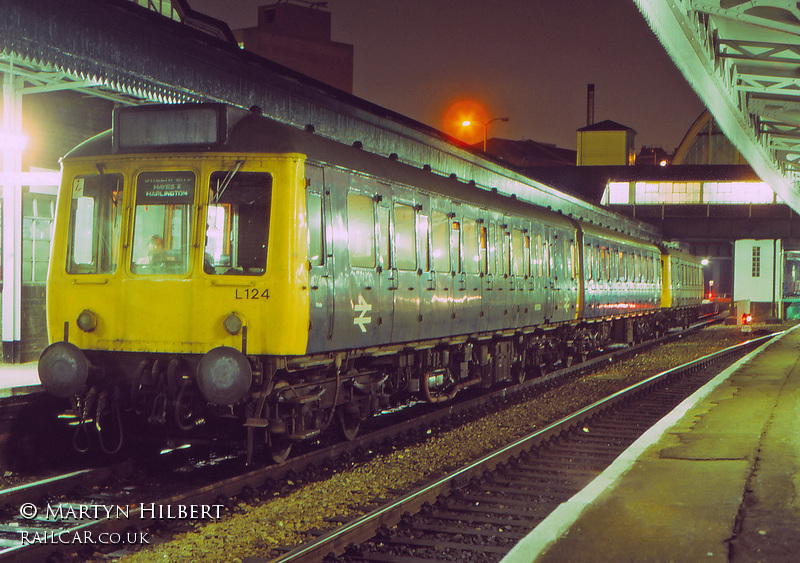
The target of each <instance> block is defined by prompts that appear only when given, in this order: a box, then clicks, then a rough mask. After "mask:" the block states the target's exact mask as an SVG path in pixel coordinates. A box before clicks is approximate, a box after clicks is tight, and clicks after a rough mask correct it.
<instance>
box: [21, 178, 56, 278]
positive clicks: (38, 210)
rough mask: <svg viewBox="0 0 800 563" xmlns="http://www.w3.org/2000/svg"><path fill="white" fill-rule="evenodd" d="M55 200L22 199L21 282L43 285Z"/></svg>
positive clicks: (40, 197) (45, 197)
mask: <svg viewBox="0 0 800 563" xmlns="http://www.w3.org/2000/svg"><path fill="white" fill-rule="evenodd" d="M55 205H56V198H55V196H52V195H48V194H34V193H29V194H24V195H23V197H22V281H23V282H25V283H44V282H45V281H47V265H48V263H49V262H50V241H51V240H52V232H53V217H54V214H55Z"/></svg>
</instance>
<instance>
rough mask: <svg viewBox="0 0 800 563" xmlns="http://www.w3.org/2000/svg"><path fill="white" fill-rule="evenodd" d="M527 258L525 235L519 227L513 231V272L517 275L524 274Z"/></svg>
mask: <svg viewBox="0 0 800 563" xmlns="http://www.w3.org/2000/svg"><path fill="white" fill-rule="evenodd" d="M524 258H525V235H524V234H523V233H522V231H520V230H519V229H514V230H512V231H511V273H512V274H513V275H515V276H524V275H525V269H524V268H523V263H524Z"/></svg>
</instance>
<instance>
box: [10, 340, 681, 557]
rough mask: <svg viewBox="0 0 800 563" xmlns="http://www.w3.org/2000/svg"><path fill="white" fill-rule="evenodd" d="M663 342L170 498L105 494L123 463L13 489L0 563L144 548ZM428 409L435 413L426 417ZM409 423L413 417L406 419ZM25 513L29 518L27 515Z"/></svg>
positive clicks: (120, 485) (398, 420)
mask: <svg viewBox="0 0 800 563" xmlns="http://www.w3.org/2000/svg"><path fill="white" fill-rule="evenodd" d="M677 336H679V334H678V333H673V334H672V335H670V336H668V337H666V338H670V337H672V338H675V337H677ZM659 342H660V341H651V342H650V343H646V344H642V345H639V346H637V347H626V348H623V349H619V350H615V351H613V352H611V353H610V354H605V355H603V356H599V357H597V358H594V359H591V360H589V361H587V362H585V363H584V364H581V365H579V366H571V367H570V368H565V369H560V370H556V371H554V372H552V373H550V374H547V375H546V376H544V377H542V378H538V379H536V380H532V381H527V382H525V383H523V384H521V385H517V386H514V387H509V388H505V389H500V390H497V391H495V392H494V393H492V394H490V395H489V396H488V397H487V396H482V397H478V398H472V399H467V400H461V401H456V402H454V403H453V404H451V405H449V406H446V407H445V408H437V409H435V410H430V409H427V408H426V406H425V405H420V407H421V408H420V409H418V411H419V412H416V413H415V414H414V416H412V417H410V416H409V413H408V412H401V413H395V414H389V415H387V416H384V417H378V419H377V421H375V422H373V423H371V424H370V428H369V429H368V430H369V431H368V432H366V433H365V434H364V435H362V436H361V437H358V438H356V439H354V440H352V441H345V442H340V443H335V444H332V445H327V446H326V447H322V448H318V449H316V450H310V451H307V452H305V453H302V454H301V455H298V456H296V457H293V458H290V459H289V460H287V461H286V462H284V463H282V464H278V465H271V466H266V467H259V468H246V469H244V470H243V469H242V467H241V464H238V465H237V463H236V462H234V463H229V464H228V465H231V466H232V468H229V469H226V470H224V471H221V473H222V474H223V477H216V478H214V479H206V480H205V481H206V482H209V481H212V482H211V484H206V485H203V486H199V487H198V486H189V485H186V486H184V487H176V488H173V489H172V490H171V491H170V492H169V493H158V487H148V486H145V487H142V486H141V485H139V486H130V485H129V486H125V484H124V481H122V482H120V481H117V482H115V484H114V486H115V487H116V488H117V489H118V490H114V488H113V487H112V488H111V489H109V488H106V489H101V490H99V491H98V488H97V487H96V485H97V484H98V483H102V482H104V481H105V480H107V479H109V478H115V479H120V478H123V479H124V476H125V475H129V474H130V472H131V471H132V468H131V465H130V464H122V465H119V466H115V467H112V468H100V469H94V470H84V471H78V472H73V473H71V474H70V475H68V476H63V477H59V478H53V479H49V480H45V481H42V482H37V483H31V484H29V485H25V486H21V487H15V488H13V489H7V490H5V491H2V492H0V506H4V507H6V508H5V510H4V516H5V517H4V518H3V519H2V520H0V561H15V562H17V561H19V562H24V561H42V560H44V559H45V558H46V557H48V556H49V555H50V554H51V553H52V552H54V551H61V552H64V551H67V552H76V551H77V552H80V551H81V550H84V551H88V550H92V551H94V550H97V549H98V548H103V549H105V550H106V551H109V550H113V549H114V548H116V547H118V548H122V549H124V548H127V547H129V546H131V545H134V544H139V545H141V544H143V543H147V534H146V533H145V532H142V530H146V529H147V527H148V526H150V525H152V524H153V523H155V522H164V521H169V520H175V519H177V517H178V516H185V517H186V518H191V519H193V520H209V519H213V518H216V517H219V516H221V515H222V514H224V513H225V509H226V507H227V506H229V501H228V500H227V499H230V498H231V497H234V496H236V495H241V494H243V491H245V495H246V491H248V490H253V489H256V488H265V487H266V488H269V487H275V488H280V487H281V482H282V481H284V482H285V481H286V480H287V479H294V478H296V476H297V475H300V474H305V475H310V477H309V479H313V478H314V475H317V474H319V473H323V474H324V473H325V472H326V471H328V472H330V471H333V470H335V464H336V463H337V461H336V460H339V461H343V462H344V463H349V461H350V460H351V459H353V458H354V457H357V456H359V455H361V454H362V453H363V452H365V451H369V450H374V451H381V450H382V449H383V445H386V444H390V445H391V447H402V445H403V443H404V442H406V443H408V442H409V441H411V442H413V441H414V440H418V439H421V436H424V435H425V434H426V432H427V431H428V430H429V429H430V428H432V427H436V426H437V425H440V424H448V422H447V421H448V420H453V419H463V418H464V417H466V416H473V417H474V416H479V414H476V412H480V408H482V407H483V406H485V404H486V403H487V401H489V402H494V403H495V404H497V403H508V402H511V401H517V400H523V398H524V396H525V395H526V394H530V393H531V392H535V390H536V389H539V388H540V387H541V386H542V385H548V384H550V383H552V382H553V381H554V380H557V379H559V378H565V377H570V376H572V375H574V374H576V373H580V372H582V371H585V370H589V369H591V368H592V366H594V365H603V364H607V363H608V362H609V360H610V359H612V360H613V359H614V358H615V357H619V356H623V355H627V354H631V353H635V352H637V351H640V350H641V349H642V348H646V347H648V346H652V345H655V344H658V343H659ZM428 410H430V412H423V411H428ZM406 418H410V419H409V420H402V419H406ZM365 430H366V428H365ZM465 475H466V474H465ZM463 479H466V476H462V477H456V478H455V480H454V481H452V482H453V483H461V481H463ZM465 483H466V482H464V483H462V484H465ZM449 486H450V487H452V484H451V485H449ZM23 507H25V508H24V510H27V511H29V512H28V513H24V512H23ZM192 507H194V508H192ZM192 510H194V512H191V511H192ZM404 510H407V508H406V509H404ZM81 511H83V512H81ZM181 511H183V512H181ZM195 516H196V518H195ZM130 534H134V535H132V536H131V535H130Z"/></svg>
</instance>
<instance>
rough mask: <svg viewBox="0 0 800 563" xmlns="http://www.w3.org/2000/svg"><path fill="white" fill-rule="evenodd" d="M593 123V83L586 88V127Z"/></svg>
mask: <svg viewBox="0 0 800 563" xmlns="http://www.w3.org/2000/svg"><path fill="white" fill-rule="evenodd" d="M590 125H594V84H589V87H588V88H587V90H586V127H589V126H590Z"/></svg>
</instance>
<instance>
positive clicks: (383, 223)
mask: <svg viewBox="0 0 800 563" xmlns="http://www.w3.org/2000/svg"><path fill="white" fill-rule="evenodd" d="M375 200H376V201H377V203H378V287H377V296H378V303H379V304H380V307H379V309H380V316H378V319H377V321H376V322H377V323H378V326H377V330H378V343H379V344H386V343H389V342H391V341H392V324H393V323H394V293H395V291H396V289H397V277H396V276H394V275H393V272H392V265H391V264H392V258H391V256H392V252H393V251H392V239H391V237H390V235H389V233H390V232H391V231H390V226H389V223H390V221H389V216H390V214H391V205H392V197H391V188H390V187H389V186H388V185H387V184H378V193H377V194H376V195H375Z"/></svg>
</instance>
